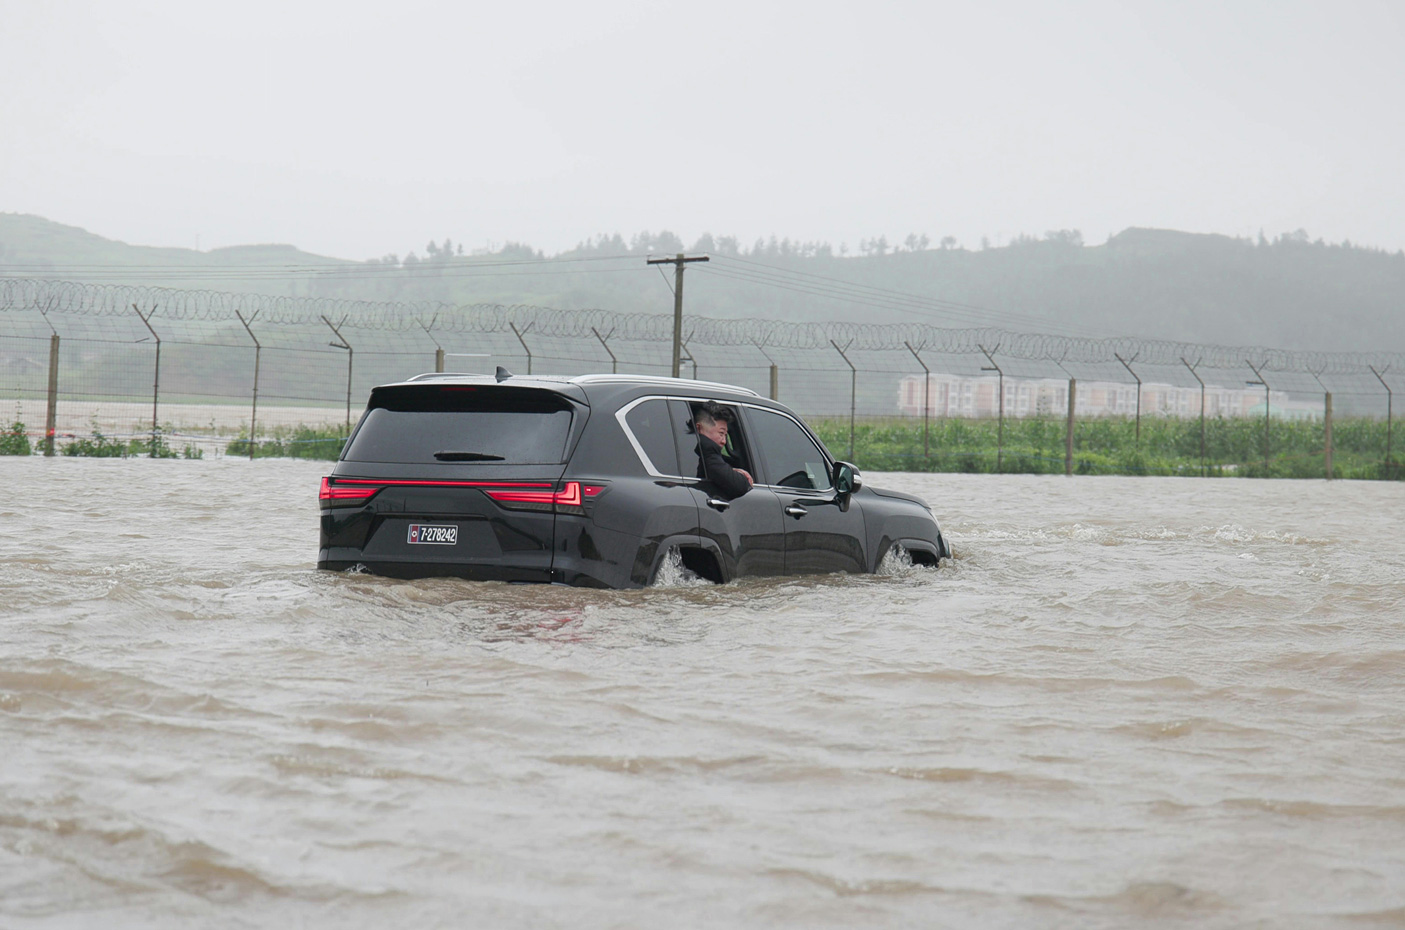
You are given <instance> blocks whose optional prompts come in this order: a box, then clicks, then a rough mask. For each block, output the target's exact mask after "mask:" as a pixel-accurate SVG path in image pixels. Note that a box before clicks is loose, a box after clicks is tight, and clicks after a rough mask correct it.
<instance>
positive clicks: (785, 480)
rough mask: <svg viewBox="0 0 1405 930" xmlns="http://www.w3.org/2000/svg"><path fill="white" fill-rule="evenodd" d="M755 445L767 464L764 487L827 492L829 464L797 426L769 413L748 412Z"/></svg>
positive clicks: (784, 418) (760, 411)
mask: <svg viewBox="0 0 1405 930" xmlns="http://www.w3.org/2000/svg"><path fill="white" fill-rule="evenodd" d="M748 413H749V414H750V420H751V423H752V425H753V426H754V427H755V431H754V432H755V436H754V439H755V442H756V445H757V446H758V447H759V448H760V449H761V455H762V457H763V458H764V459H765V460H766V476H767V483H769V484H773V485H779V486H781V487H786V488H801V489H804V490H808V491H826V490H828V489H829V488H830V487H831V486H832V483H831V481H830V477H829V464H828V462H827V461H826V460H825V457H824V453H823V452H821V451H820V447H819V446H817V445H815V443H814V441H813V440H812V439H810V436H809V434H808V433H806V432H805V430H803V429H801V427H800V424H798V423H796V422H795V421H794V420H792V419H790V417H786V416H782V415H780V414H779V413H775V412H773V411H770V410H762V409H760V408H755V407H753V408H751V410H749V411H748Z"/></svg>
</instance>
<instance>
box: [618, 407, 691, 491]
mask: <svg viewBox="0 0 1405 930" xmlns="http://www.w3.org/2000/svg"><path fill="white" fill-rule="evenodd" d="M624 421H625V424H626V425H627V426H628V427H629V431H630V433H632V434H633V435H634V439H635V441H636V442H638V443H639V448H640V449H642V450H643V451H644V454H645V455H646V456H648V459H649V462H650V464H651V465H653V467H654V471H655V472H657V473H658V474H660V475H677V474H688V473H687V472H679V470H678V453H677V451H676V449H675V447H674V439H673V430H672V429H671V428H670V426H669V409H668V401H666V400H664V399H663V398H658V399H655V400H646V401H644V402H643V403H642V404H636V405H635V406H634V407H633V408H631V409H630V411H629V413H626V414H625V415H624Z"/></svg>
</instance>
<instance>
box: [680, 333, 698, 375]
mask: <svg viewBox="0 0 1405 930" xmlns="http://www.w3.org/2000/svg"><path fill="white" fill-rule="evenodd" d="M692 339H693V334H692V333H689V334H688V338H687V339H684V340H683V341H682V342H680V343H678V346H679V352H680V353H681V354H680V355H679V356H678V358H679V361H682V360H684V359H686V360H687V362H688V364H689V365H692V366H693V380H694V381H696V380H698V360H697V359H695V358H693V351H692V350H691V349H689V348H688V343H689V342H691V341H692Z"/></svg>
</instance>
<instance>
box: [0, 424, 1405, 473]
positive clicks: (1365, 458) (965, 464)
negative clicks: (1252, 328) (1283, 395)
mask: <svg viewBox="0 0 1405 930" xmlns="http://www.w3.org/2000/svg"><path fill="white" fill-rule="evenodd" d="M810 425H811V427H812V428H813V429H814V430H815V432H816V433H817V434H818V435H819V437H820V438H821V439H823V440H824V442H825V444H826V445H827V446H828V447H829V450H830V452H831V453H833V454H834V455H835V456H836V457H838V458H841V459H847V460H850V461H852V462H853V463H854V464H855V465H857V466H858V467H859V468H860V469H863V470H867V471H928V472H967V473H978V474H993V473H996V472H1001V473H1010V474H1036V475H1060V474H1063V473H1064V442H1065V427H1066V424H1065V421H1064V420H1062V419H1052V418H1049V419H1024V420H1007V421H1006V423H1005V430H1004V438H1003V442H1002V441H1001V439H1000V435H999V434H1000V429H999V423H998V421H996V420H958V419H948V420H933V421H931V424H930V432H929V433H927V435H926V436H925V442H926V446H925V450H924V431H923V424H922V421H920V420H912V419H898V418H883V419H866V420H861V421H858V422H856V423H855V424H854V431H853V444H854V445H853V451H852V453H851V452H850V449H849V441H850V439H849V421H848V420H847V419H816V420H812V421H811V423H810ZM1392 427H1393V424H1392ZM344 433H345V430H344V429H343V428H342V427H341V426H330V427H322V426H318V427H314V426H297V427H280V428H277V429H274V430H272V431H271V435H269V436H268V437H267V438H262V439H260V440H259V441H258V442H257V443H256V444H255V447H254V449H253V453H254V456H253V457H255V458H307V459H321V460H326V461H333V460H335V459H336V458H337V456H338V455H340V454H341V447H342V443H343V441H344V439H345V436H344ZM1140 433H1141V434H1140V438H1138V435H1137V424H1136V422H1135V421H1134V420H1133V419H1131V418H1116V417H1109V418H1099V419H1096V420H1082V421H1079V422H1077V423H1075V424H1074V445H1073V470H1074V473H1075V474H1080V475H1184V476H1192V477H1193V476H1198V475H1204V476H1206V477H1216V478H1218V477H1236V476H1237V477H1245V478H1262V477H1269V478H1322V477H1325V472H1324V457H1323V438H1324V437H1323V424H1322V423H1321V422H1305V421H1297V422H1291V421H1279V420H1275V421H1273V422H1272V423H1270V425H1269V430H1268V435H1267V437H1265V435H1264V421H1263V420H1249V419H1212V420H1207V421H1206V422H1205V458H1204V460H1203V461H1202V459H1201V455H1200V449H1201V433H1200V421H1199V420H1172V419H1162V418H1154V419H1143V420H1142V422H1141V431H1140ZM1387 441H1388V437H1387V424H1386V422H1385V421H1383V420H1374V419H1365V418H1351V419H1338V420H1335V421H1333V425H1332V446H1333V455H1332V460H1333V461H1332V464H1333V477H1335V478H1354V479H1366V480H1381V479H1390V480H1400V479H1401V478H1402V477H1405V469H1402V468H1401V465H1400V459H1401V454H1400V451H1401V450H1400V448H1399V443H1400V442H1401V441H1402V437H1400V436H1395V435H1393V434H1392V435H1391V436H1390V437H1389V441H1390V443H1391V449H1390V451H1391V455H1390V459H1389V463H1388V462H1387V454H1386V450H1387ZM1265 443H1267V455H1265ZM31 451H33V452H37V451H39V450H38V449H31V445H30V443H29V442H28V441H27V440H26V439H25V436H24V424H22V423H15V424H13V425H11V426H10V427H9V429H7V430H5V431H4V432H3V433H0V455H6V454H8V455H27V454H30V453H31ZM58 451H59V452H60V453H61V454H64V455H124V456H126V455H149V454H150V440H146V439H143V440H141V441H137V440H133V441H131V442H130V443H117V442H116V441H113V440H108V439H106V438H105V437H103V436H102V435H101V434H100V433H97V432H96V431H95V432H94V436H93V437H92V438H90V439H87V438H85V439H77V440H73V441H71V442H70V443H68V444H67V445H62V446H60V447H59V449H58ZM224 452H225V454H226V455H230V456H235V457H241V458H242V457H246V456H248V455H249V452H250V449H249V440H248V437H247V436H244V435H241V436H239V437H238V438H236V439H233V440H231V441H230V442H229V443H228V444H227V445H226V446H225V448H224ZM157 453H158V456H173V455H179V454H184V455H185V456H186V457H194V455H195V452H194V451H193V450H191V449H188V448H187V449H184V450H181V451H180V452H177V451H176V450H173V449H167V448H166V447H165V446H164V444H159V445H158V449H157ZM1265 460H1267V464H1265Z"/></svg>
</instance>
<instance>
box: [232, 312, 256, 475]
mask: <svg viewBox="0 0 1405 930" xmlns="http://www.w3.org/2000/svg"><path fill="white" fill-rule="evenodd" d="M234 315H235V316H237V317H239V322H240V323H243V324H244V331H245V332H247V333H248V334H249V338H250V339H252V340H254V407H253V410H252V411H250V413H249V459H250V461H252V460H253V458H254V437H255V436H257V435H258V433H257V430H258V423H259V356H260V355H261V354H263V346H262V345H261V344H260V343H259V337H257V336H255V335H254V331H253V330H252V329H251V328H250V327H249V324H250V323H252V322H254V320H257V319H258V318H259V312H258V311H257V310H255V311H254V312H253V313H252V314H250V315H249V318H248V319H247V320H246V319H244V314H242V313H240V312H239V311H238V310H235V311H234Z"/></svg>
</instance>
